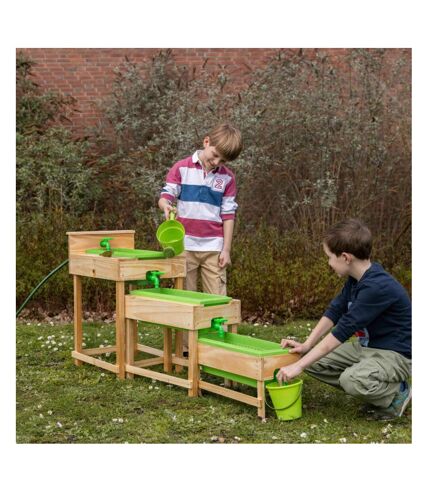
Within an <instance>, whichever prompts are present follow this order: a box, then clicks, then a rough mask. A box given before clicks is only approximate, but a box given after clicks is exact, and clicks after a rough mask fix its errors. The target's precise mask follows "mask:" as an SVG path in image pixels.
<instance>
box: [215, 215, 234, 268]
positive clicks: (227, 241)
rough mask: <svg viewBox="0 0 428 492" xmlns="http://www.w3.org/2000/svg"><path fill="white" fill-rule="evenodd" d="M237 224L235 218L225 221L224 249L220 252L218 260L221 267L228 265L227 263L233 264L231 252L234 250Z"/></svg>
mask: <svg viewBox="0 0 428 492" xmlns="http://www.w3.org/2000/svg"><path fill="white" fill-rule="evenodd" d="M234 225H235V221H234V220H230V219H229V220H225V221H224V222H223V235H224V242H223V249H222V251H221V253H220V257H219V260H218V264H219V266H220V268H223V267H226V266H227V265H231V263H232V262H231V260H230V253H231V251H232V236H233V228H234Z"/></svg>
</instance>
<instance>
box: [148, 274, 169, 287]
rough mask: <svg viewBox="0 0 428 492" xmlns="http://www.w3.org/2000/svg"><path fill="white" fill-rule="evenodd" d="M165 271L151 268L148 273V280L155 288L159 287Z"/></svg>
mask: <svg viewBox="0 0 428 492" xmlns="http://www.w3.org/2000/svg"><path fill="white" fill-rule="evenodd" d="M164 273H165V272H160V271H159V270H150V271H149V272H147V273H146V280H148V281H149V282H150V283H151V284H153V285H154V287H155V289H159V286H160V278H159V277H160V276H161V275H163V274H164Z"/></svg>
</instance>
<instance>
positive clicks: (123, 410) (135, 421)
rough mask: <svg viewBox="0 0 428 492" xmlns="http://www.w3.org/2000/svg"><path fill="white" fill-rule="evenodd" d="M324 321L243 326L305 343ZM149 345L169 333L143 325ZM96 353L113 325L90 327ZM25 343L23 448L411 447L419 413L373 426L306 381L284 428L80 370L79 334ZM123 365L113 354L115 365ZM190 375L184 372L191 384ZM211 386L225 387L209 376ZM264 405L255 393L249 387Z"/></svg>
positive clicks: (26, 329)
mask: <svg viewBox="0 0 428 492" xmlns="http://www.w3.org/2000/svg"><path fill="white" fill-rule="evenodd" d="M314 324H315V321H312V320H309V321H308V320H300V321H295V322H293V323H289V324H287V325H286V326H271V325H268V326H263V325H259V326H256V325H248V324H243V325H241V326H240V327H239V330H238V332H239V333H241V334H245V335H251V336H256V337H258V338H264V339H267V340H272V341H276V342H279V341H280V339H281V338H282V337H284V336H294V337H296V338H297V339H299V340H304V338H305V337H306V335H307V334H308V333H309V330H310V329H311V328H312V327H313V326H314ZM139 326H140V329H139V339H140V340H141V343H144V344H146V345H151V346H154V347H159V348H162V338H161V330H159V329H157V328H155V327H148V326H144V325H143V324H141V323H140V325H139ZM84 331H85V339H84V341H85V343H86V346H87V348H89V347H98V346H99V345H104V346H105V345H114V343H115V342H114V325H113V324H105V323H86V324H85V329H84ZM16 343H17V345H16V346H17V368H16V375H17V383H16V394H17V406H16V441H17V443H211V444H218V443H374V442H376V443H411V439H412V437H411V408H408V409H407V411H406V414H405V416H403V417H402V418H401V419H398V420H396V421H393V422H389V423H386V422H369V421H367V420H366V419H365V417H364V415H362V414H361V412H360V408H361V403H360V402H359V401H357V400H356V399H354V398H352V397H350V396H348V395H346V394H345V393H343V392H342V391H339V390H336V389H334V388H332V387H329V386H327V385H325V384H322V383H320V382H318V381H316V380H314V379H312V378H310V377H309V376H306V375H304V376H303V380H304V383H303V416H302V418H301V419H299V420H294V421H288V422H284V421H279V420H278V419H277V418H276V416H275V414H274V411H273V410H270V409H268V413H267V418H266V420H265V421H264V422H262V421H261V420H260V419H259V418H258V417H257V410H256V408H255V407H251V406H249V405H245V404H243V403H240V402H237V401H235V400H230V399H228V398H225V397H221V396H217V395H214V394H212V393H207V392H204V393H203V397H201V398H188V397H187V390H185V389H184V388H179V387H177V386H172V385H169V384H165V383H162V382H157V381H154V380H151V379H147V378H143V377H139V376H135V378H134V379H133V380H128V379H127V380H119V379H117V377H116V376H115V375H114V374H113V373H110V372H106V371H104V370H102V369H99V368H97V367H94V366H91V365H88V364H84V365H82V366H81V367H77V366H75V365H74V363H73V360H72V358H71V355H70V352H71V350H72V345H73V327H72V326H71V325H50V324H47V325H46V324H40V323H33V324H27V323H19V324H18V325H17V331H16ZM103 357H105V358H106V360H111V361H114V354H112V355H110V357H106V356H103ZM185 374H186V373H185V372H184V373H183V375H185ZM204 379H205V380H207V381H212V382H220V381H221V380H219V379H217V378H215V376H210V375H204ZM240 390H242V391H245V392H247V393H248V394H252V395H254V396H255V393H256V392H255V389H253V388H251V387H248V386H245V387H244V386H240Z"/></svg>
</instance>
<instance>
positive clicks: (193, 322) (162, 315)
mask: <svg viewBox="0 0 428 492" xmlns="http://www.w3.org/2000/svg"><path fill="white" fill-rule="evenodd" d="M125 316H126V323H127V327H128V328H127V330H128V332H127V351H128V353H127V359H126V364H125V367H126V371H127V372H128V373H131V374H138V375H141V376H146V377H151V378H153V379H159V380H160V381H165V380H166V377H167V376H166V375H165V374H163V373H157V372H155V371H148V370H147V369H141V368H140V367H138V363H135V361H134V358H133V357H134V354H135V352H136V351H141V352H146V353H150V354H152V355H157V356H158V357H159V358H158V359H156V361H154V363H156V364H159V363H163V366H164V371H165V372H171V371H172V364H173V363H178V364H177V366H178V368H179V369H178V371H180V370H181V369H182V367H183V366H187V368H188V376H187V382H186V383H185V384H184V383H183V381H186V380H184V379H183V378H177V377H175V376H168V381H169V382H170V383H171V384H177V385H178V386H183V387H185V388H188V395H189V396H190V397H197V396H198V393H199V363H200V361H199V354H198V350H199V346H200V344H199V343H198V330H200V329H203V328H209V327H210V326H211V320H212V318H217V317H223V318H226V319H227V320H228V325H229V324H230V325H233V328H232V330H235V331H236V325H237V324H238V323H240V322H241V301H239V300H237V299H232V300H231V301H230V303H228V304H220V305H218V306H207V307H205V306H199V305H196V304H187V303H184V302H179V301H165V300H158V299H152V298H149V297H143V296H138V295H132V292H131V293H130V294H128V295H126V296H125ZM138 320H140V321H146V322H148V323H154V324H158V325H161V326H163V330H164V349H163V350H162V351H161V350H159V349H154V348H151V347H147V346H145V345H141V344H138V343H137V344H136V343H135V334H134V332H133V330H135V329H136V328H135V327H136V322H137V321H138ZM174 328H176V329H180V330H187V331H188V332H189V358H188V359H184V358H183V357H182V347H183V346H182V340H183V338H182V332H181V331H178V330H176V339H175V348H176V351H175V353H174V354H173V353H172V330H173V329H174ZM176 371H177V367H176ZM131 377H132V376H131Z"/></svg>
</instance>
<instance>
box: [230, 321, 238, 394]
mask: <svg viewBox="0 0 428 492" xmlns="http://www.w3.org/2000/svg"><path fill="white" fill-rule="evenodd" d="M229 329H230V331H231V333H238V325H236V324H235V325H230V327H229ZM237 387H238V383H237V382H236V381H232V388H233V389H236V388H237Z"/></svg>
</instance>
